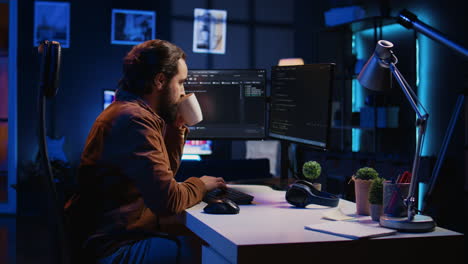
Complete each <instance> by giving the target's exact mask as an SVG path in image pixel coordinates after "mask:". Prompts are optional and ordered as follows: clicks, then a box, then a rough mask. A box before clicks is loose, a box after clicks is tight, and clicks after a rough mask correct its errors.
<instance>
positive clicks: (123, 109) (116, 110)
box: [97, 101, 160, 125]
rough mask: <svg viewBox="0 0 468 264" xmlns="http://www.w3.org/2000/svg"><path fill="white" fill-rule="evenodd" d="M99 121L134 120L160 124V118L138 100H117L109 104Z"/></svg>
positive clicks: (123, 121) (116, 123)
mask: <svg viewBox="0 0 468 264" xmlns="http://www.w3.org/2000/svg"><path fill="white" fill-rule="evenodd" d="M97 121H101V122H104V123H108V124H114V125H118V124H122V123H130V122H134V121H138V122H145V123H152V124H158V123H160V120H159V118H158V117H157V116H156V115H154V114H153V113H152V112H150V111H149V110H148V109H146V108H145V107H142V106H141V105H140V104H138V103H137V102H128V101H116V102H113V103H112V104H111V105H109V107H108V108H106V109H105V110H104V111H103V112H102V113H101V115H99V117H98V119H97Z"/></svg>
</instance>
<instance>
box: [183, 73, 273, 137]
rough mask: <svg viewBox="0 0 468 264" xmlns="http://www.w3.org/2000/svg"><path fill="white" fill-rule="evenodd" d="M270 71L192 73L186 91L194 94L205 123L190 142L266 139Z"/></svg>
mask: <svg viewBox="0 0 468 264" xmlns="http://www.w3.org/2000/svg"><path fill="white" fill-rule="evenodd" d="M265 83H266V71H265V70H264V69H252V70H246V69H243V70H224V69H223V70H189V72H188V76H187V81H186V82H185V84H184V86H185V92H186V93H194V94H195V95H196V96H197V99H198V101H199V103H200V106H201V109H202V113H203V121H202V122H200V123H198V124H196V125H195V126H192V127H190V133H189V135H188V138H189V139H264V138H265V136H266V135H265V133H266V129H265V124H266V121H265V119H266V101H265V100H266V97H265V90H266V89H265Z"/></svg>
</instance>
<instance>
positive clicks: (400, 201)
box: [383, 181, 410, 217]
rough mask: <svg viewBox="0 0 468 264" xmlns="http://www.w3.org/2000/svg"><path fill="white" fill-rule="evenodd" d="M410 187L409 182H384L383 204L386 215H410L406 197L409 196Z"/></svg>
mask: <svg viewBox="0 0 468 264" xmlns="http://www.w3.org/2000/svg"><path fill="white" fill-rule="evenodd" d="M409 187H410V184H409V183H392V182H390V181H385V182H384V184H383V206H384V214H385V215H386V216H391V217H406V216H407V215H408V211H407V208H406V205H405V199H406V197H407V196H408V192H409Z"/></svg>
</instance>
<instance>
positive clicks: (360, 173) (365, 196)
mask: <svg viewBox="0 0 468 264" xmlns="http://www.w3.org/2000/svg"><path fill="white" fill-rule="evenodd" d="M377 177H379V173H378V172H377V171H376V170H375V169H374V168H370V167H363V168H360V169H359V170H357V172H356V173H355V174H354V175H353V178H352V179H353V181H354V190H355V194H356V213H357V214H359V215H369V213H370V211H369V208H370V205H369V188H370V185H371V183H372V180H374V179H375V178H377Z"/></svg>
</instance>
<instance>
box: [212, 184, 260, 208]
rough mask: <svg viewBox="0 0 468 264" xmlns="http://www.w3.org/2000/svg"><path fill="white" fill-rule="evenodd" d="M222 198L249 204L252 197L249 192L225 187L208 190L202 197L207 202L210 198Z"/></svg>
mask: <svg viewBox="0 0 468 264" xmlns="http://www.w3.org/2000/svg"><path fill="white" fill-rule="evenodd" d="M223 198H227V199H229V200H231V201H233V202H235V203H236V204H250V203H252V200H253V199H254V197H253V196H252V195H250V194H246V193H244V192H241V191H238V190H236V189H232V188H226V189H214V190H212V191H210V192H208V193H207V194H206V195H205V197H204V198H203V201H204V202H206V203H209V202H210V201H211V200H221V199H223Z"/></svg>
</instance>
